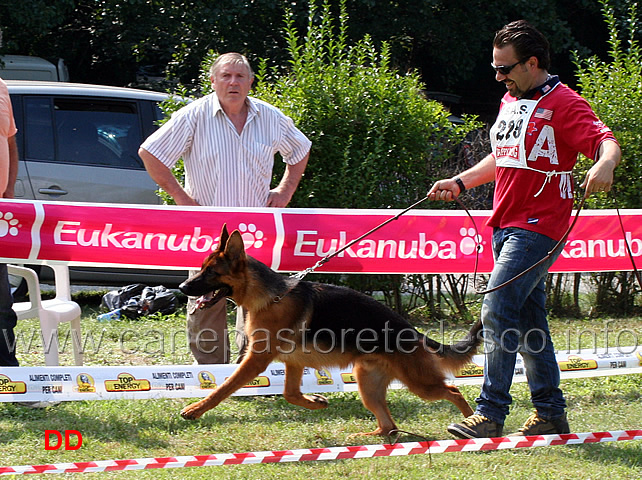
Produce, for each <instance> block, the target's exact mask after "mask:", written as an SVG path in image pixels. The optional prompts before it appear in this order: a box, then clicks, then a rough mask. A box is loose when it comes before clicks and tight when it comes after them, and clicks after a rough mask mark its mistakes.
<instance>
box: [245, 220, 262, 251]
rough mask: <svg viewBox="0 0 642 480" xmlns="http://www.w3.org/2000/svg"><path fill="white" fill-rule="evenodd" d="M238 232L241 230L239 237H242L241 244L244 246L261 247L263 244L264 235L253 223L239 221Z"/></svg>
mask: <svg viewBox="0 0 642 480" xmlns="http://www.w3.org/2000/svg"><path fill="white" fill-rule="evenodd" d="M239 232H241V237H243V244H244V245H245V248H250V247H254V248H261V247H262V246H263V241H264V240H265V236H264V235H263V232H262V231H261V230H258V229H257V228H256V225H254V224H253V223H249V224H245V223H239Z"/></svg>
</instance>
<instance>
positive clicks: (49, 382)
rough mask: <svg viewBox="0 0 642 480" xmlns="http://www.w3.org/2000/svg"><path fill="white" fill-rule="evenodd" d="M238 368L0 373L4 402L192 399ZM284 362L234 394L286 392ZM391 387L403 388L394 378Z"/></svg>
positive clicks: (579, 357) (623, 363)
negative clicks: (284, 390) (284, 389)
mask: <svg viewBox="0 0 642 480" xmlns="http://www.w3.org/2000/svg"><path fill="white" fill-rule="evenodd" d="M557 361H558V364H559V367H560V371H561V374H562V378H564V376H565V374H575V375H573V376H574V377H577V376H578V374H579V375H580V376H581V375H583V374H590V375H591V376H600V375H613V374H622V375H625V374H629V373H637V374H639V373H640V372H642V347H638V346H636V347H620V348H617V349H616V348H609V349H604V348H603V349H591V350H581V351H579V352H569V353H558V354H557ZM236 368H238V365H236V364H224V365H149V366H140V365H136V366H127V367H123V366H51V367H6V368H4V369H3V373H2V374H0V402H15V401H47V400H59V401H66V400H109V399H121V398H125V399H143V398H163V397H167V398H190V397H204V396H207V395H208V394H210V393H211V392H212V390H214V389H215V388H217V386H218V385H220V384H221V383H223V382H224V381H225V380H226V379H227V378H229V377H230V376H231V375H232V374H233V373H234V371H235V370H236ZM483 374H484V356H483V355H475V356H474V357H473V358H472V361H471V363H470V364H468V365H466V366H465V367H464V368H462V369H461V371H460V372H459V373H458V374H457V375H455V376H453V377H451V378H449V380H448V381H450V382H452V383H454V384H471V383H474V384H480V383H481V382H482V380H483V378H482V377H483ZM514 375H515V376H514V381H516V382H519V381H524V380H525V370H524V363H523V360H522V357H521V356H520V355H518V356H517V362H516V365H515V372H514ZM284 386H285V365H284V364H282V363H272V364H270V365H269V366H268V368H267V369H266V370H265V371H264V372H263V373H261V374H260V375H258V376H257V377H256V378H255V379H254V380H252V381H250V382H248V384H247V385H245V386H244V387H242V388H240V389H239V390H237V391H236V392H235V393H234V394H233V395H237V396H254V395H275V394H281V393H283V388H284ZM391 388H403V385H402V384H401V383H400V382H398V381H395V382H393V383H392V384H391ZM356 390H357V381H356V378H355V376H354V375H353V374H352V368H351V367H348V368H344V369H340V368H322V369H315V368H309V367H307V368H305V369H304V371H303V378H302V381H301V391H302V392H304V393H327V392H346V391H356Z"/></svg>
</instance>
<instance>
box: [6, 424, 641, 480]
mask: <svg viewBox="0 0 642 480" xmlns="http://www.w3.org/2000/svg"><path fill="white" fill-rule="evenodd" d="M626 440H642V430H619V431H613V432H592V433H569V434H564V435H537V436H530V437H499V438H478V439H472V440H435V441H432V442H409V443H396V444H394V445H355V446H347V447H329V448H311V449H307V448H305V449H298V450H281V451H265V452H247V453H220V454H214V455H193V456H180V457H164V458H138V459H131V460H99V461H95V462H74V463H58V464H50V465H22V466H15V467H0V475H21V474H33V473H94V472H109V471H124V470H145V469H154V468H183V467H210V466H220V465H247V464H257V463H284V462H307V461H321V460H342V459H351V458H371V457H393V456H394V457H396V456H403V455H416V454H422V453H430V454H436V453H447V452H478V451H485V450H506V449H512V448H530V447H546V446H553V445H577V444H583V443H600V442H619V441H626Z"/></svg>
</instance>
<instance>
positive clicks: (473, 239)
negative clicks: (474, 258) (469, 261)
mask: <svg viewBox="0 0 642 480" xmlns="http://www.w3.org/2000/svg"><path fill="white" fill-rule="evenodd" d="M459 234H460V235H461V236H462V237H463V238H462V239H461V242H459V250H460V251H461V253H463V254H464V255H470V254H471V253H474V252H475V249H476V248H477V245H479V253H481V252H483V251H484V246H483V245H482V237H481V235H478V234H477V232H476V231H475V229H474V228H472V227H471V228H466V227H462V228H461V230H459Z"/></svg>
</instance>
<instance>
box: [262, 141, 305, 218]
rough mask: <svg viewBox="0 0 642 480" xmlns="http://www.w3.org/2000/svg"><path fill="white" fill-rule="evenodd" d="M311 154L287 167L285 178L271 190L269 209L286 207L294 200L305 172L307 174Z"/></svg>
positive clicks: (268, 201)
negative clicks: (306, 168) (306, 169)
mask: <svg viewBox="0 0 642 480" xmlns="http://www.w3.org/2000/svg"><path fill="white" fill-rule="evenodd" d="M309 158H310V154H309V153H308V154H307V155H306V156H305V157H304V158H303V159H302V160H301V161H299V162H297V163H295V164H294V165H289V164H288V165H287V166H286V167H285V172H284V173H283V177H282V178H281V181H280V182H279V184H278V186H277V187H276V188H273V189H272V190H270V194H269V195H268V200H267V205H266V206H268V207H277V208H278V207H285V206H287V204H288V203H290V200H292V195H294V192H295V191H296V189H297V187H298V186H299V182H300V181H301V177H303V172H305V167H306V166H307V165H308V159H309Z"/></svg>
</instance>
